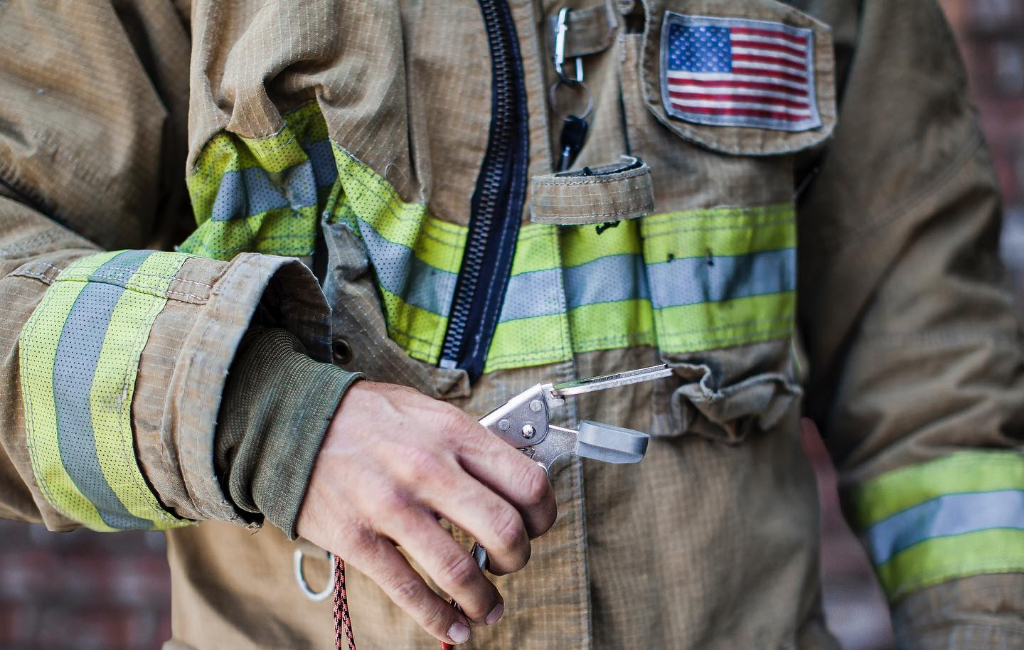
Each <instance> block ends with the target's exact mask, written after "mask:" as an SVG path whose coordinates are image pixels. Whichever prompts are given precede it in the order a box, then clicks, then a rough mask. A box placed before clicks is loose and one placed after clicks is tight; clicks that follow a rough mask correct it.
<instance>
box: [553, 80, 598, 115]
mask: <svg viewBox="0 0 1024 650" xmlns="http://www.w3.org/2000/svg"><path fill="white" fill-rule="evenodd" d="M563 85H564V86H568V87H569V88H572V89H577V88H578V89H581V90H582V91H583V94H584V95H585V96H586V98H587V107H586V108H585V109H583V114H582V115H577V117H579V118H580V119H581V120H585V119H587V116H588V115H590V111H591V110H592V109H593V108H594V96H593V95H592V94H590V88H587V84H585V83H583V82H582V81H581V82H579V83H571V84H567V83H564V82H563V81H562V80H561V79H559V80H557V81H555V83H553V84H551V89H550V90H548V101H550V102H551V108H552V110H554V108H555V106H556V102H555V93H556V92H557V91H558V87H559V86H563Z"/></svg>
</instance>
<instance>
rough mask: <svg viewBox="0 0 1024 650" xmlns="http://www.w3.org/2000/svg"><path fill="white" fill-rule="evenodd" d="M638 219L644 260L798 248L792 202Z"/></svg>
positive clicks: (718, 255)
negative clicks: (640, 221) (640, 224)
mask: <svg viewBox="0 0 1024 650" xmlns="http://www.w3.org/2000/svg"><path fill="white" fill-rule="evenodd" d="M642 223H643V227H642V231H641V234H642V236H643V242H644V243H643V246H644V258H645V259H646V260H647V263H648V264H655V263H658V262H670V261H672V260H677V259H680V258H690V257H695V258H702V257H709V256H717V257H731V256H734V255H747V254H749V253H759V252H761V251H772V250H780V249H787V248H789V249H795V248H796V212H795V210H794V208H793V205H792V204H783V205H771V206H765V207H751V208H714V209H707V210H689V211H686V212H669V213H664V214H656V215H651V216H649V217H645V218H644V219H643V220H642Z"/></svg>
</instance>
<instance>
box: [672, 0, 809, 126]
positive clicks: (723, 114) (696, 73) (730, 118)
mask: <svg viewBox="0 0 1024 650" xmlns="http://www.w3.org/2000/svg"><path fill="white" fill-rule="evenodd" d="M661 91H662V102H663V104H664V106H665V111H666V112H667V113H668V114H669V115H670V116H672V117H675V118H678V119H681V120H685V121H688V122H694V123H697V124H711V125H716V126H744V127H755V128H767V129H776V130H782V131H807V130H810V129H814V128H817V127H820V126H821V116H820V115H819V113H818V105H817V98H816V95H815V84H814V33H813V32H812V31H811V30H810V29H805V28H800V27H791V26H789V25H783V24H782V23H775V22H769V21H762V20H747V19H737V18H712V17H706V16H684V15H681V14H677V13H673V12H666V14H665V22H664V26H663V29H662V36H661Z"/></svg>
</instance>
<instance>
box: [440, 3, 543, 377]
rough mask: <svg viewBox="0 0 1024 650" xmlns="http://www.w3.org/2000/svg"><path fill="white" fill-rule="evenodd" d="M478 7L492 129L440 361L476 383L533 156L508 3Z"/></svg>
mask: <svg viewBox="0 0 1024 650" xmlns="http://www.w3.org/2000/svg"><path fill="white" fill-rule="evenodd" d="M479 3H480V10H481V11H482V13H483V18H484V26H485V28H486V29H487V42H488V45H489V46H490V53H491V126H490V132H489V134H488V137H487V152H486V154H485V155H484V162H483V166H482V167H481V168H480V175H479V176H478V177H477V182H476V189H475V190H474V191H473V199H472V203H471V209H472V212H471V214H470V221H469V235H468V237H467V239H466V248H465V252H464V253H463V256H462V267H461V268H460V270H459V277H458V280H457V282H456V284H455V295H454V297H453V299H452V307H451V310H450V312H449V314H450V315H449V317H448V331H447V332H446V333H445V337H444V345H443V346H442V348H441V362H440V365H441V367H442V368H462V369H464V370H466V372H467V373H468V374H469V377H470V380H473V381H475V380H476V379H477V378H478V377H479V376H480V375H481V374H482V373H483V368H484V361H485V360H486V359H487V349H488V348H489V347H490V345H491V338H492V337H493V335H494V328H495V327H496V326H497V323H498V317H499V315H500V313H501V305H502V303H503V302H504V299H505V290H506V288H507V287H508V279H509V273H510V271H511V269H512V255H513V253H514V252H515V247H516V240H517V239H518V235H519V222H520V220H521V219H522V213H523V203H524V202H525V200H526V184H527V182H528V180H529V179H528V176H527V166H528V164H529V158H530V142H529V132H528V114H527V106H526V87H525V84H524V82H523V61H522V57H521V56H520V53H519V37H518V36H517V35H516V27H515V23H514V22H513V21H512V13H511V11H510V10H509V7H508V5H507V4H506V0H479Z"/></svg>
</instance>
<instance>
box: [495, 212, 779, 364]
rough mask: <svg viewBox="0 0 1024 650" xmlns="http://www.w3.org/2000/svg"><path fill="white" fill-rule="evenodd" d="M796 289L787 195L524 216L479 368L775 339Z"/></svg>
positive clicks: (686, 350)
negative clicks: (565, 219)
mask: <svg viewBox="0 0 1024 650" xmlns="http://www.w3.org/2000/svg"><path fill="white" fill-rule="evenodd" d="M795 290H796V219H795V214H794V210H793V206H792V205H788V204H787V205H778V206H769V207H761V208H722V209H709V210H688V211H685V212H673V213H665V214H658V215H652V216H649V217H644V218H642V219H639V220H631V221H623V222H619V223H618V224H617V225H614V226H612V227H607V226H568V227H566V226H562V227H557V226H548V225H541V224H530V225H527V226H524V227H523V229H522V230H521V231H520V235H519V244H518V247H517V249H516V256H515V259H514V260H513V263H512V279H511V281H510V282H509V288H508V293H507V295H506V297H505V304H504V308H503V310H502V315H501V319H500V321H499V323H498V327H497V330H496V331H495V334H494V340H493V342H492V343H491V349H490V353H489V354H488V357H487V366H486V367H485V372H490V371H493V370H499V369H502V368H515V367H522V366H526V365H536V364H541V363H553V362H557V361H564V360H566V359H568V358H571V355H572V354H574V353H582V352H592V351H596V350H609V349H616V348H622V347H630V346H635V345H657V346H658V347H659V348H660V349H661V350H662V351H664V352H668V353H682V352H695V351H701V350H710V349H714V348H722V347H728V346H733V345H741V344H744V343H753V342H758V341H767V340H771V339H777V338H785V337H787V336H789V335H790V333H791V331H792V328H793V314H794V309H795V301H796V293H795ZM563 314H564V316H563Z"/></svg>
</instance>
